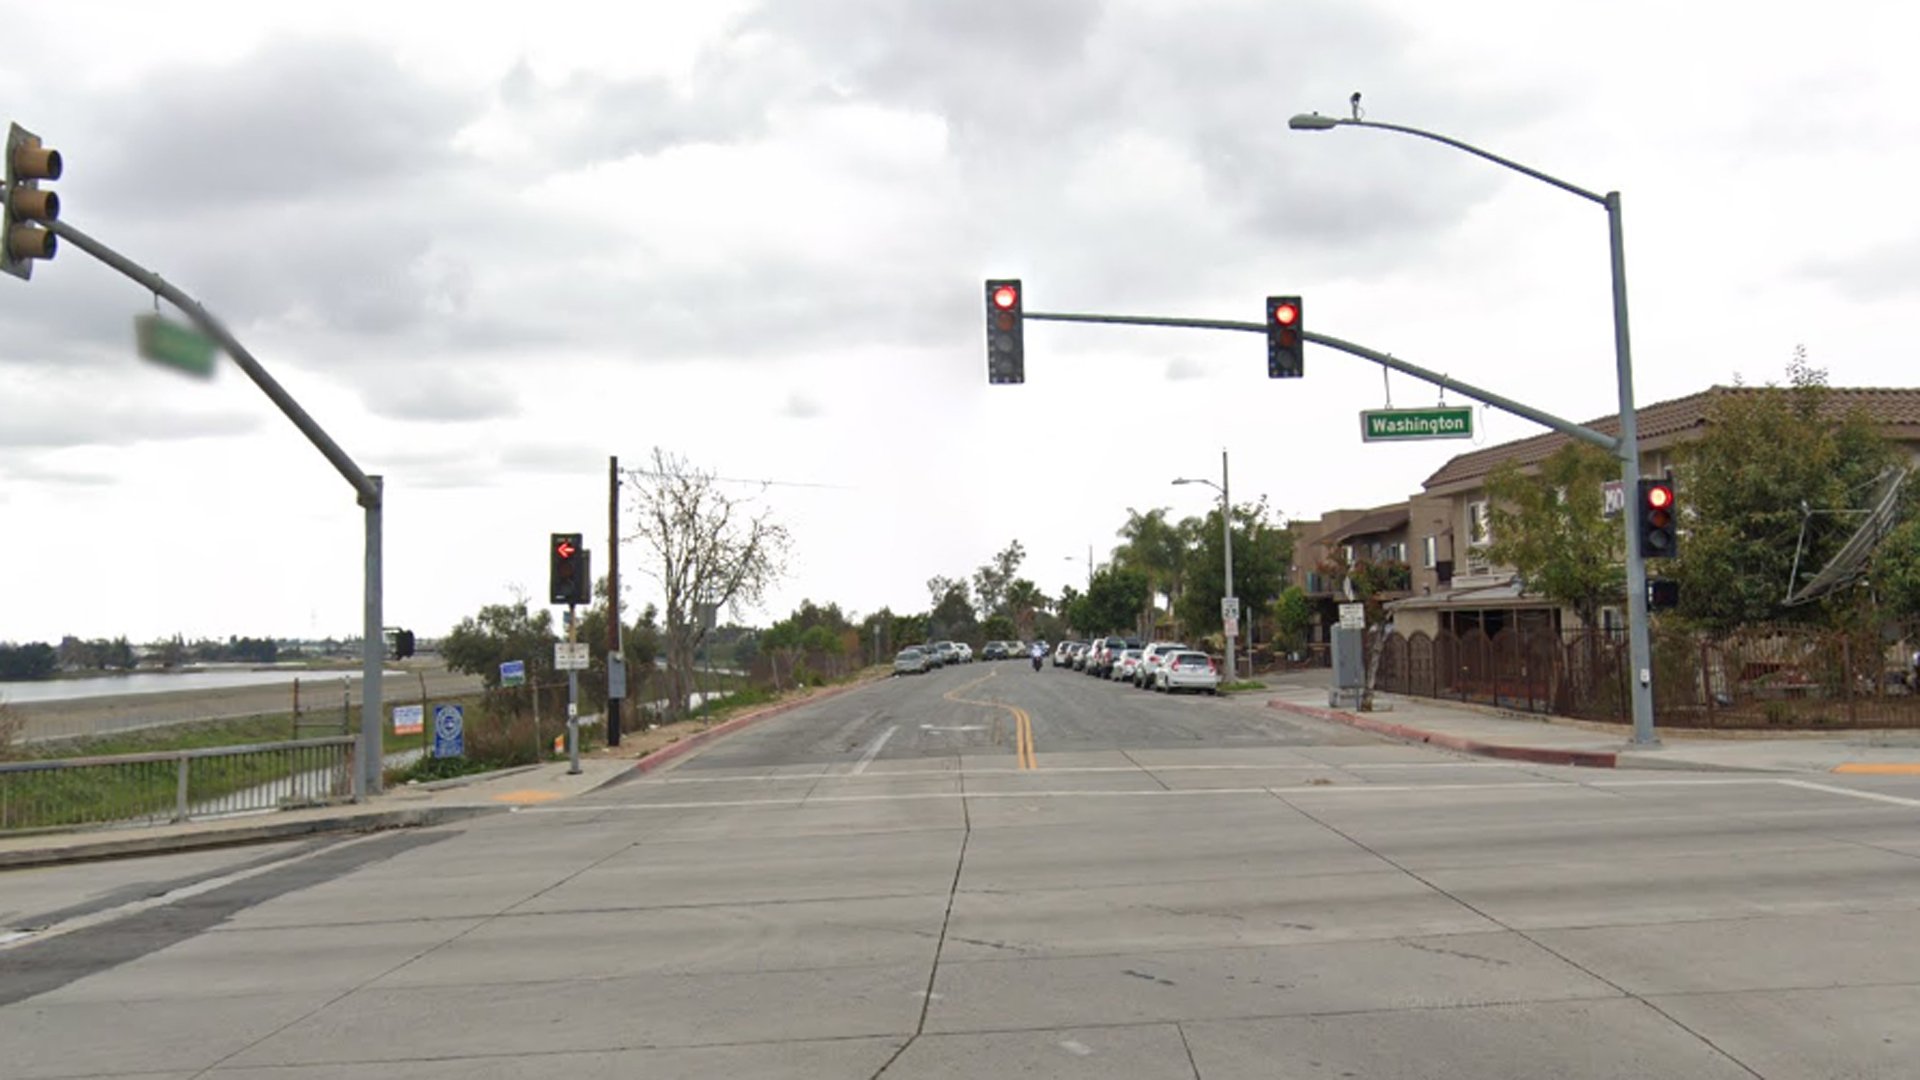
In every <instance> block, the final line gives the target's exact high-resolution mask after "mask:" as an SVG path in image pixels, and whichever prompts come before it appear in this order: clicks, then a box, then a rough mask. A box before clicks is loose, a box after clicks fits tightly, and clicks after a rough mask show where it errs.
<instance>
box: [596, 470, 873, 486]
mask: <svg viewBox="0 0 1920 1080" xmlns="http://www.w3.org/2000/svg"><path fill="white" fill-rule="evenodd" d="M626 472H627V474H628V475H630V476H645V477H649V478H651V479H654V480H668V479H673V478H674V477H673V475H672V474H669V473H657V472H652V471H649V470H647V469H628V470H626ZM707 479H708V480H717V481H719V482H721V483H723V484H758V485H760V486H762V487H797V488H824V489H827V490H830V491H856V490H858V489H857V488H855V487H853V486H852V485H849V484H819V483H813V482H811V481H806V480H750V479H746V478H744V477H738V476H709V477H707Z"/></svg>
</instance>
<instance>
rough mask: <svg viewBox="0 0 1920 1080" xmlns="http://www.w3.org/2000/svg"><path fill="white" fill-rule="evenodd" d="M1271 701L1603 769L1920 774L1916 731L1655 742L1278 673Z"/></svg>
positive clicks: (1480, 749)
mask: <svg viewBox="0 0 1920 1080" xmlns="http://www.w3.org/2000/svg"><path fill="white" fill-rule="evenodd" d="M1267 697H1268V700H1267V706H1268V707H1269V708H1273V709H1279V710H1282V711H1285V712H1290V713H1294V714H1296V715H1301V716H1311V717H1315V718H1317V719H1321V720H1330V721H1333V722H1336V723H1341V724H1346V725H1348V726H1350V727H1356V728H1359V729H1361V730H1363V731H1371V732H1375V733H1377V734H1381V735H1386V736H1388V737H1391V738H1396V739H1405V740H1407V741H1410V742H1418V743H1423V744H1426V745H1429V746H1436V747H1440V748H1443V749H1447V750H1455V751H1459V752H1461V753H1467V754H1477V755H1480V756H1483V757H1494V758H1504V759H1507V760H1512V761H1531V762H1535V763H1538V764H1543V765H1583V766H1588V767H1592V768H1602V769H1614V768H1619V769H1705V770H1736V771H1742V772H1748V771H1753V772H1819V773H1831V772H1843V773H1883V774H1887V773H1891V774H1910V775H1920V732H1912V731H1859V732H1848V733H1842V734H1835V735H1831V736H1829V735H1813V736H1799V737H1777V736H1769V735H1765V734H1761V735H1754V734H1748V733H1732V732H1718V733H1709V732H1698V731H1693V730H1681V729H1672V730H1659V729H1656V732H1655V734H1656V735H1657V736H1658V737H1659V739H1660V742H1659V743H1658V744H1657V745H1655V746H1650V747H1641V746H1635V745H1633V743H1632V741H1631V734H1632V733H1631V732H1630V731H1627V730H1625V729H1621V728H1617V727H1613V726H1611V725H1599V724H1589V723H1585V722H1582V721H1575V720H1567V719H1563V718H1559V717H1545V716H1542V717H1520V716H1515V715H1512V714H1503V713H1500V712H1496V711H1494V710H1491V709H1485V708H1482V707H1479V706H1473V705H1463V704H1458V703H1454V702H1447V701H1439V700H1436V699H1432V698H1413V697H1400V696H1397V695H1393V694H1378V695H1375V697H1376V699H1377V700H1378V701H1379V703H1380V704H1381V705H1382V706H1384V708H1382V709H1380V710H1379V711H1375V712H1370V713H1356V712H1350V711H1346V710H1339V709H1330V708H1328V707H1327V690H1326V687H1325V686H1324V685H1320V686H1315V685H1303V684H1301V683H1298V682H1291V681H1281V682H1278V683H1276V684H1273V685H1272V688H1271V689H1270V690H1269V691H1268V695H1267Z"/></svg>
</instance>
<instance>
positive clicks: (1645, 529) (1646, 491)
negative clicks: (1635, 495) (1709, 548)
mask: <svg viewBox="0 0 1920 1080" xmlns="http://www.w3.org/2000/svg"><path fill="white" fill-rule="evenodd" d="M1675 511H1676V507H1675V506H1674V499H1673V481H1671V480H1644V479H1643V480H1641V481H1640V557H1641V558H1643V559H1671V558H1673V557H1674V556H1675V555H1677V554H1679V550H1680V533H1679V529H1678V522H1677V521H1676V520H1675V518H1674V514H1675Z"/></svg>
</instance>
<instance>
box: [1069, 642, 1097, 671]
mask: <svg viewBox="0 0 1920 1080" xmlns="http://www.w3.org/2000/svg"><path fill="white" fill-rule="evenodd" d="M1092 658H1093V642H1091V641H1082V642H1077V643H1076V644H1075V645H1074V647H1073V670H1075V671H1085V670H1087V661H1088V660H1090V659H1092Z"/></svg>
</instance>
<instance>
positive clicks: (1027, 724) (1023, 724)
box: [940, 671, 1040, 769]
mask: <svg viewBox="0 0 1920 1080" xmlns="http://www.w3.org/2000/svg"><path fill="white" fill-rule="evenodd" d="M998 674H999V672H998V671H989V672H987V673H986V674H985V675H982V676H980V677H979V678H977V679H975V680H973V681H972V682H969V683H961V684H960V685H959V686H956V687H954V688H953V689H951V690H949V691H947V692H946V693H944V694H941V695H940V696H941V697H942V698H943V699H945V700H947V701H951V702H953V703H954V704H956V705H978V706H981V707H982V708H987V709H1005V710H1006V711H1007V712H1009V713H1011V714H1013V727H1014V738H1013V741H1014V755H1015V757H1016V758H1017V759H1018V760H1019V762H1020V768H1022V769H1038V768H1039V767H1040V760H1039V758H1038V757H1036V756H1035V755H1034V752H1033V717H1031V716H1028V715H1027V711H1026V710H1025V709H1022V708H1020V707H1019V706H1017V705H1008V704H1006V703H1005V702H1001V701H980V700H978V699H976V698H969V697H961V696H960V695H961V694H962V693H964V692H966V691H968V690H971V689H973V688H974V687H976V686H979V685H980V684H981V683H984V682H986V681H988V680H989V679H992V678H993V677H994V676H996V675H998Z"/></svg>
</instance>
